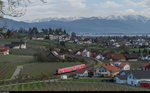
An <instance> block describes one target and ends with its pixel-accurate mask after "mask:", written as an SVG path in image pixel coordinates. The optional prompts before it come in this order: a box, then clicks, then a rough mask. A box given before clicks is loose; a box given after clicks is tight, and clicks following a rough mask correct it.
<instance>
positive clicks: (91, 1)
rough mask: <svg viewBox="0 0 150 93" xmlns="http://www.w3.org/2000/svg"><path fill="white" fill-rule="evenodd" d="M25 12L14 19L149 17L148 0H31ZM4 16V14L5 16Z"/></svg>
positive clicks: (149, 7) (149, 0) (149, 5)
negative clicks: (41, 0) (42, 1)
mask: <svg viewBox="0 0 150 93" xmlns="http://www.w3.org/2000/svg"><path fill="white" fill-rule="evenodd" d="M31 1H32V3H30V4H28V8H27V12H26V14H25V15H24V16H23V17H20V18H12V17H8V18H11V19H16V20H21V21H24V20H30V21H31V20H34V19H38V18H40V19H41V18H49V17H91V16H95V17H96V16H98V17H100V16H101V17H105V16H109V15H116V16H118V15H119V16H120V15H143V16H147V17H150V0H45V1H47V3H44V4H43V3H41V2H40V1H38V0H31ZM5 17H6V16H5Z"/></svg>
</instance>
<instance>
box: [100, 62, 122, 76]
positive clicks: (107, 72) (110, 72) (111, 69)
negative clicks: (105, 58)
mask: <svg viewBox="0 0 150 93" xmlns="http://www.w3.org/2000/svg"><path fill="white" fill-rule="evenodd" d="M119 72H120V69H119V68H118V67H116V66H114V65H110V64H105V65H102V66H101V67H100V69H99V75H100V76H104V77H105V76H107V77H114V76H116V75H117V74H118V73H119Z"/></svg>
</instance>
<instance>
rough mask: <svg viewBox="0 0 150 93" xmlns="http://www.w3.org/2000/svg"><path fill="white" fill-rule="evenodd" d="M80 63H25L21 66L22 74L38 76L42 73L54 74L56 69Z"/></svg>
mask: <svg viewBox="0 0 150 93" xmlns="http://www.w3.org/2000/svg"><path fill="white" fill-rule="evenodd" d="M79 64H82V63H80V62H65V63H56V62H54V63H32V64H26V65H24V68H23V74H24V75H29V76H32V77H40V76H41V75H42V73H46V74H47V75H48V76H52V75H54V74H56V69H58V68H64V67H69V66H74V65H79Z"/></svg>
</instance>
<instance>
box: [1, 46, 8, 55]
mask: <svg viewBox="0 0 150 93" xmlns="http://www.w3.org/2000/svg"><path fill="white" fill-rule="evenodd" d="M0 55H9V48H8V47H0Z"/></svg>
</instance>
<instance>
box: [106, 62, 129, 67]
mask: <svg viewBox="0 0 150 93" xmlns="http://www.w3.org/2000/svg"><path fill="white" fill-rule="evenodd" d="M115 63H118V62H110V63H109V64H113V65H115ZM119 63H120V64H119V65H118V66H117V67H121V68H122V67H124V66H125V65H127V64H129V63H128V62H119Z"/></svg>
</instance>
